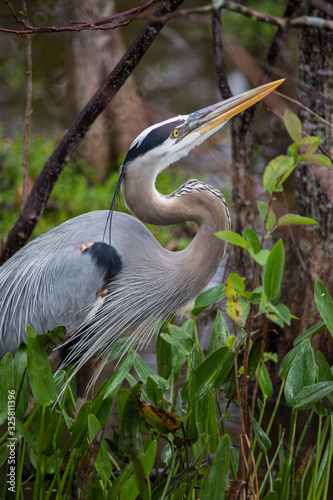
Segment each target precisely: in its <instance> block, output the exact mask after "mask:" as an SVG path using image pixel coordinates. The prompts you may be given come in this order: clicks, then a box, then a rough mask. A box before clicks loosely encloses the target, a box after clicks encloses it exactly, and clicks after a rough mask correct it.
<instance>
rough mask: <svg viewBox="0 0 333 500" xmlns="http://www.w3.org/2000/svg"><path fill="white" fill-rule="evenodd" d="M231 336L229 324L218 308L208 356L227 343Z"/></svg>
mask: <svg viewBox="0 0 333 500" xmlns="http://www.w3.org/2000/svg"><path fill="white" fill-rule="evenodd" d="M229 337H230V333H229V328H228V325H227V323H226V322H225V319H224V316H223V314H222V311H221V309H218V310H217V311H216V318H215V321H214V325H213V329H212V334H211V337H210V341H209V347H208V354H207V357H209V356H210V355H211V354H213V353H214V352H215V351H217V349H219V348H220V347H223V346H225V345H227V340H228V338H229Z"/></svg>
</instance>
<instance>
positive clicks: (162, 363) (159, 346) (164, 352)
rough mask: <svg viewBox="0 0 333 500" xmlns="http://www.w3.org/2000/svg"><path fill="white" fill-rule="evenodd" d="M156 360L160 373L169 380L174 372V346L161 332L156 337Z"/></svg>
mask: <svg viewBox="0 0 333 500" xmlns="http://www.w3.org/2000/svg"><path fill="white" fill-rule="evenodd" d="M156 362H157V372H158V374H159V375H160V376H161V377H162V378H164V379H165V380H167V379H168V378H169V376H170V374H171V372H172V369H173V363H172V347H171V344H170V343H169V342H167V341H166V340H165V339H164V338H163V337H162V335H161V333H159V334H158V335H157V339H156Z"/></svg>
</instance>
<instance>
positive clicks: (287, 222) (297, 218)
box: [278, 214, 318, 226]
mask: <svg viewBox="0 0 333 500" xmlns="http://www.w3.org/2000/svg"><path fill="white" fill-rule="evenodd" d="M311 224H318V222H317V221H315V220H314V219H310V217H303V216H301V215H296V214H286V215H283V216H282V217H280V218H279V220H278V226H296V225H298V226H301V225H302V226H309V225H311Z"/></svg>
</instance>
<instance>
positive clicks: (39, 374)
mask: <svg viewBox="0 0 333 500" xmlns="http://www.w3.org/2000/svg"><path fill="white" fill-rule="evenodd" d="M27 353H28V373H29V381H30V385H31V390H32V392H33V395H34V396H35V398H36V401H37V402H38V403H39V404H40V405H41V406H49V405H51V404H53V403H54V402H55V401H56V399H57V393H56V389H55V385H54V380H53V374H52V369H51V365H50V361H49V358H48V357H47V354H46V352H45V351H44V349H43V348H42V346H41V345H40V343H39V340H38V338H37V335H36V333H35V332H34V331H33V329H32V328H31V327H30V326H29V325H28V326H27Z"/></svg>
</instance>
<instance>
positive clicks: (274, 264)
mask: <svg viewBox="0 0 333 500" xmlns="http://www.w3.org/2000/svg"><path fill="white" fill-rule="evenodd" d="M283 267H284V247H283V243H282V240H279V241H278V242H277V243H276V244H275V245H274V247H273V248H272V250H271V251H270V254H269V256H268V258H267V262H266V265H265V269H264V277H263V286H264V293H265V295H266V298H267V300H268V301H270V302H274V300H276V299H277V298H278V296H279V293H280V287H281V279H282V274H283Z"/></svg>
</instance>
